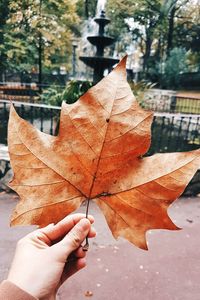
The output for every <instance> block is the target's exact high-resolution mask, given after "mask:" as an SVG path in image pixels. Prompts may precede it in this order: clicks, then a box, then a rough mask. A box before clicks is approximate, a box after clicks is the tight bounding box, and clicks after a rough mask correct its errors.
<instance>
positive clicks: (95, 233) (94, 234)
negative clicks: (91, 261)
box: [88, 227, 97, 238]
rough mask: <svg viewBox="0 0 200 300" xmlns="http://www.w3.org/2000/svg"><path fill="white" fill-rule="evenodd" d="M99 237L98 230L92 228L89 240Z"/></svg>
mask: <svg viewBox="0 0 200 300" xmlns="http://www.w3.org/2000/svg"><path fill="white" fill-rule="evenodd" d="M96 235H97V232H96V229H95V228H94V227H91V228H90V231H89V233H88V237H89V238H94V237H95V236H96Z"/></svg>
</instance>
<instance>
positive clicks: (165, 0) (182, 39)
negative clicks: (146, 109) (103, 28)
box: [107, 0, 200, 84]
mask: <svg viewBox="0 0 200 300" xmlns="http://www.w3.org/2000/svg"><path fill="white" fill-rule="evenodd" d="M107 13H108V16H109V17H110V18H111V19H112V23H111V33H112V34H113V35H114V36H115V37H116V38H117V40H118V41H119V43H118V52H119V53H120V52H121V55H124V53H125V52H126V51H129V45H130V44H131V43H132V42H133V40H134V41H136V44H137V50H138V49H139V51H140V52H141V54H142V56H143V78H146V79H147V80H150V81H152V80H153V81H154V80H156V81H157V79H159V76H160V74H159V66H160V65H161V63H162V62H163V61H165V60H166V58H167V57H168V56H169V54H170V51H171V50H172V49H173V48H185V49H187V51H188V50H190V51H191V54H190V59H191V61H192V62H193V63H194V61H197V66H198V65H199V60H198V57H199V56H198V53H199V45H200V43H199V28H200V23H199V20H200V10H199V5H198V3H197V1H196V2H195V1H193V0H152V1H149V0H135V1H132V0H108V1H107ZM192 56H193V57H192ZM170 59H171V58H170ZM168 73H169V72H168ZM170 84H171V83H170Z"/></svg>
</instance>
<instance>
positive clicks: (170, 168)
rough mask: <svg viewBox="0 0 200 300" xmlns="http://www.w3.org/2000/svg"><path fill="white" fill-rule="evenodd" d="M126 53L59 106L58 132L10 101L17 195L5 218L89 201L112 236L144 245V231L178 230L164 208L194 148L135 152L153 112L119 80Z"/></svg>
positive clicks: (59, 212)
mask: <svg viewBox="0 0 200 300" xmlns="http://www.w3.org/2000/svg"><path fill="white" fill-rule="evenodd" d="M125 66H126V59H123V60H122V61H121V62H120V63H119V64H118V66H117V67H116V68H115V69H114V71H112V72H111V73H110V74H109V75H108V76H107V77H105V78H104V79H102V80H101V82H99V83H98V84H97V85H95V86H94V87H92V88H91V89H90V90H89V91H88V92H87V93H86V94H84V95H83V96H82V97H81V98H80V99H79V100H78V101H77V102H76V103H74V104H70V105H69V104H66V103H63V104H62V110H61V116H60V128H59V134H58V136H51V135H48V134H45V133H43V132H40V131H39V130H37V129H36V128H34V127H33V126H32V125H31V124H29V123H28V122H26V121H24V120H23V119H21V118H20V117H19V116H18V115H17V113H16V111H15V109H14V108H13V107H12V106H11V110H10V120H9V135H8V141H9V153H10V158H11V165H12V168H13V170H14V178H13V181H12V183H11V187H12V189H14V190H15V191H16V192H17V193H18V194H19V195H20V201H19V203H18V205H17V207H16V209H15V211H14V213H13V215H12V220H11V224H12V225H16V224H38V225H40V226H45V225H47V224H49V223H53V222H54V223H56V222H58V221H59V220H60V219H62V218H63V217H65V216H66V215H67V214H69V213H71V212H72V211H74V210H76V209H77V208H78V207H79V206H80V204H81V203H82V202H83V201H85V200H88V201H91V200H93V201H95V202H96V203H97V204H98V205H99V207H100V208H101V210H102V211H103V213H104V215H105V218H106V220H107V222H108V225H109V227H110V229H111V231H112V233H113V235H114V237H115V238H117V237H119V236H122V237H124V238H126V239H127V240H129V241H130V242H132V243H133V244H135V245H136V246H138V247H140V248H142V249H147V244H146V238H145V234H146V231H147V230H149V229H170V230H176V229H178V228H177V226H176V225H175V224H173V222H172V221H171V219H170V218H169V216H168V214H167V209H168V207H169V205H170V204H171V203H172V202H173V201H174V200H175V199H176V198H177V197H179V196H180V195H181V193H182V192H183V190H184V189H185V187H186V185H187V184H188V182H189V181H190V180H191V178H192V177H193V175H194V173H195V172H196V170H197V169H198V168H199V166H200V150H196V151H191V152H187V153H166V154H156V155H153V156H151V157H145V158H142V156H143V155H144V154H145V153H146V152H147V150H148V149H149V146H150V142H151V123H152V118H153V114H152V112H149V111H145V110H143V109H141V108H140V106H139V105H138V103H137V102H136V101H135V98H134V96H133V94H132V91H131V89H130V87H129V84H128V83H127V80H126V68H125Z"/></svg>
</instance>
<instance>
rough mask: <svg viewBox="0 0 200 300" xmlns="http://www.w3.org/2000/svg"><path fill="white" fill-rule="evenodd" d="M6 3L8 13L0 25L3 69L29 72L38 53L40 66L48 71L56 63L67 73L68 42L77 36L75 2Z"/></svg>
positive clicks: (19, 1) (36, 62) (54, 0)
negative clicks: (2, 41)
mask: <svg viewBox="0 0 200 300" xmlns="http://www.w3.org/2000/svg"><path fill="white" fill-rule="evenodd" d="M4 2H5V3H6V0H4ZM5 3H4V5H3V9H2V11H4V8H5V7H6V4H5ZM7 3H8V4H7V5H8V11H9V13H8V16H7V19H6V27H5V26H4V43H3V44H1V41H0V48H1V49H3V50H2V51H4V52H6V53H7V69H10V70H12V71H13V70H17V71H19V70H20V71H23V70H24V67H25V70H27V71H31V69H32V68H33V67H34V69H36V70H37V69H38V57H39V51H40V50H41V52H42V60H43V66H44V67H46V68H49V69H51V70H52V69H53V68H54V64H55V62H56V64H57V65H58V64H59V65H63V66H65V67H66V69H67V70H69V69H70V63H71V57H70V54H71V48H72V47H71V39H72V37H73V35H74V34H78V33H79V29H78V24H79V21H80V20H79V17H78V15H77V13H76V3H75V1H69V0H48V1H47V0H37V1H35V0H30V1H28V2H27V1H22V0H16V1H7ZM0 29H1V28H0ZM0 32H1V30H0ZM0 51H1V50H0Z"/></svg>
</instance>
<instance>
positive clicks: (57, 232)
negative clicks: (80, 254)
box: [41, 214, 94, 242]
mask: <svg viewBox="0 0 200 300" xmlns="http://www.w3.org/2000/svg"><path fill="white" fill-rule="evenodd" d="M83 218H85V215H84V214H74V215H69V216H67V217H65V218H64V219H63V220H61V221H60V222H58V223H57V224H55V225H54V226H50V227H49V226H47V227H44V228H42V229H41V230H42V232H44V233H45V234H46V235H47V236H48V238H49V239H50V240H51V241H52V242H53V241H56V240H59V239H61V238H62V237H63V236H64V235H66V234H67V233H68V232H69V231H70V230H71V229H72V228H73V227H74V226H75V225H76V224H77V223H78V222H79V221H80V220H81V219H83ZM88 220H89V221H90V223H91V224H92V223H94V218H93V216H90V215H89V216H88ZM91 234H92V236H93V233H91Z"/></svg>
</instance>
